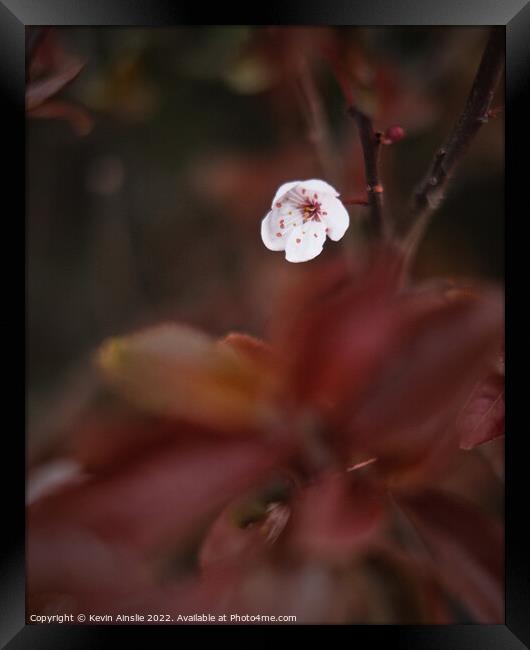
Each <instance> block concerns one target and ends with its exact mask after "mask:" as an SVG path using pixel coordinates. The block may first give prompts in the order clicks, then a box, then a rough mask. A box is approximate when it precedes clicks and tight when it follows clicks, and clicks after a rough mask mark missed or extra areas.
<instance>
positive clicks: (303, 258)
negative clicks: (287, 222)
mask: <svg viewBox="0 0 530 650" xmlns="http://www.w3.org/2000/svg"><path fill="white" fill-rule="evenodd" d="M325 240H326V226H325V225H324V223H322V222H311V223H307V224H305V225H303V226H296V227H295V228H293V229H292V230H291V232H290V234H289V238H288V239H287V245H286V246H285V258H286V259H287V261H288V262H307V261H308V260H312V259H313V258H314V257H317V255H319V254H320V253H321V252H322V247H323V246H324V242H325Z"/></svg>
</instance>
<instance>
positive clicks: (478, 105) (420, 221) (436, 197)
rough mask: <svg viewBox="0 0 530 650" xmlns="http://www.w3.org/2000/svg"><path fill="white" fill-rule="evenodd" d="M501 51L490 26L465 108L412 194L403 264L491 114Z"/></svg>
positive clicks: (499, 36)
mask: <svg viewBox="0 0 530 650" xmlns="http://www.w3.org/2000/svg"><path fill="white" fill-rule="evenodd" d="M504 50H505V39H504V29H503V28H502V27H493V28H492V29H491V32H490V36H489V39H488V42H487V44H486V48H485V50H484V54H483V55H482V60H481V62H480V65H479V68H478V71H477V74H476V77H475V80H474V81H473V85H472V87H471V92H470V93H469V96H468V98H467V102H466V105H465V108H464V110H463V112H462V114H461V115H460V117H459V118H458V120H457V122H456V124H455V126H454V128H453V131H452V133H451V135H450V136H449V138H448V140H447V142H446V143H445V145H444V146H443V147H442V148H441V149H439V150H438V151H437V152H436V154H435V156H434V159H433V161H432V163H431V166H430V168H429V171H428V173H427V175H426V176H425V178H424V179H423V181H422V182H421V183H420V185H419V186H418V188H417V189H416V191H415V193H414V197H413V205H412V209H411V215H410V224H411V225H410V226H409V230H408V232H407V233H406V235H405V237H404V239H403V245H404V251H405V256H406V260H407V264H406V266H407V267H409V266H410V264H411V262H412V260H413V258H414V255H415V252H416V250H417V248H418V246H419V243H420V241H421V239H422V237H423V234H424V232H425V230H426V228H427V226H428V224H429V220H430V217H431V215H432V214H433V213H434V212H435V210H436V209H437V208H438V207H439V205H440V204H441V201H442V199H443V197H444V192H445V189H446V187H447V184H448V182H449V179H450V177H451V175H452V173H453V171H454V169H455V167H456V165H457V164H458V163H459V162H460V160H461V159H462V158H463V156H464V154H465V153H466V151H467V149H468V147H469V144H470V143H471V141H472V140H473V138H474V137H475V135H476V133H477V132H478V130H479V129H480V127H481V126H482V125H483V124H484V123H485V122H487V121H488V119H489V118H490V117H491V113H490V106H491V102H492V100H493V96H494V93H495V89H496V87H497V85H498V83H499V80H500V78H501V75H502V71H503V67H504Z"/></svg>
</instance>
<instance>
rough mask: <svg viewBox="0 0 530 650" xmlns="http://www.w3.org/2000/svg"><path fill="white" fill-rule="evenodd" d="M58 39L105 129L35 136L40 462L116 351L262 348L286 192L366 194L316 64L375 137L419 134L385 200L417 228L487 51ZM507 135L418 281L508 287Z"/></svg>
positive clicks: (344, 42) (212, 31)
mask: <svg viewBox="0 0 530 650" xmlns="http://www.w3.org/2000/svg"><path fill="white" fill-rule="evenodd" d="M49 38H52V39H54V41H55V43H56V45H57V46H60V47H61V48H62V49H63V50H64V51H65V52H68V54H69V55H72V56H75V57H77V58H79V59H81V60H83V61H85V62H86V65H85V67H84V68H83V70H82V71H81V73H80V75H79V76H78V77H77V78H76V79H75V80H74V81H73V83H72V84H70V85H69V86H68V88H66V89H65V90H64V91H63V92H62V94H61V97H62V98H64V99H68V100H71V101H72V102H74V103H76V104H79V105H82V106H84V107H85V108H86V109H87V110H88V112H89V113H90V115H91V117H92V120H93V126H92V129H91V130H90V132H89V133H87V134H86V135H82V136H80V135H79V134H77V133H76V132H75V129H73V128H72V126H71V125H70V124H69V123H68V122H66V121H61V120H39V119H35V120H30V121H28V130H27V141H26V146H27V203H26V205H27V214H26V219H27V222H26V233H27V253H28V254H27V309H28V328H27V337H28V341H27V343H28V355H27V363H28V368H27V372H28V374H27V377H28V388H27V390H28V406H29V409H28V418H29V423H28V431H29V445H28V446H29V454H30V462H32V461H33V460H37V459H39V458H42V457H43V456H46V455H48V454H51V453H52V450H53V445H54V440H55V438H54V436H57V435H58V432H60V431H61V428H62V427H65V426H66V423H67V421H68V420H69V418H71V417H73V416H74V414H75V413H76V412H77V410H79V409H80V408H82V406H83V404H84V403H85V402H86V401H87V400H89V399H90V396H91V394H92V390H93V377H92V375H91V372H90V370H89V368H90V360H91V355H92V353H93V350H94V349H95V347H96V346H97V345H99V343H100V342H101V341H102V340H103V339H105V338H106V337H108V336H111V335H117V334H122V333H126V332H129V331H131V330H134V329H137V328H139V327H143V326H146V325H149V324H153V323H159V322H161V321H164V320H178V321H184V322H188V323H191V324H194V325H197V326H200V327H201V328H203V329H206V330H207V331H208V332H210V333H211V334H214V335H223V334H224V333H226V332H227V331H231V330H239V331H245V332H248V333H250V334H253V335H256V336H260V335H263V333H264V332H265V331H266V329H267V323H268V321H269V319H270V317H271V310H272V305H273V303H274V296H275V295H277V293H278V292H279V290H280V289H281V287H282V286H283V285H284V284H285V282H286V281H287V279H288V277H289V276H293V275H295V274H296V273H297V272H298V271H297V269H296V266H293V265H290V264H289V263H287V262H286V261H285V259H284V256H283V254H281V253H272V252H270V251H268V250H267V249H266V248H265V247H264V246H263V244H262V242H261V239H260V236H259V225H260V221H261V219H262V218H263V216H264V215H265V213H266V212H267V210H268V208H269V205H270V201H271V199H272V197H273V195H274V193H275V191H276V189H277V188H278V186H279V185H280V184H281V183H283V182H286V181H290V180H296V179H305V178H312V177H316V178H324V179H325V180H328V181H330V182H332V184H333V185H334V186H335V187H336V188H337V190H338V191H340V192H341V194H342V195H343V196H344V197H356V196H360V195H362V194H363V192H364V190H363V187H364V181H363V166H362V157H361V152H360V148H359V143H358V136H357V133H356V130H355V126H354V124H353V122H352V120H351V119H350V118H349V117H348V116H347V114H346V112H345V104H344V99H343V97H342V95H341V91H340V88H339V86H338V84H337V83H336V81H335V80H334V78H333V75H332V74H331V72H330V70H329V68H328V67H327V65H326V63H325V60H324V59H323V58H322V57H319V56H318V52H322V51H324V52H326V51H327V52H333V53H335V54H337V55H339V56H340V60H341V62H342V64H343V66H344V67H345V68H346V69H347V70H348V73H349V74H350V75H351V78H352V79H353V80H354V88H355V93H356V100H357V101H359V102H360V104H361V105H362V106H363V108H364V109H365V110H366V111H367V112H369V113H370V114H371V115H372V116H373V118H374V123H375V127H376V128H377V129H381V130H385V129H386V128H387V127H388V126H391V125H393V124H398V125H400V126H402V127H403V128H404V129H405V130H406V137H405V138H404V139H403V140H401V141H400V142H397V143H395V144H393V145H392V146H388V147H384V149H383V151H382V175H383V181H384V183H385V197H386V201H387V204H388V206H389V209H390V211H391V213H392V215H393V218H394V219H395V220H396V222H397V223H402V221H403V218H404V213H405V210H406V206H407V202H408V200H409V197H410V195H411V192H412V190H413V188H414V186H415V185H416V183H418V182H419V181H420V180H421V178H422V176H423V175H424V173H425V172H426V170H427V166H428V164H429V161H430V159H431V157H432V155H433V153H434V151H435V150H436V148H437V147H439V146H440V145H441V143H442V142H443V141H444V139H445V138H446V136H447V134H448V133H449V131H450V130H451V127H452V125H453V124H454V122H455V120H456V117H457V116H458V114H459V113H460V111H461V110H462V108H463V106H464V103H465V100H466V97H467V94H468V92H469V89H470V86H471V83H472V79H473V77H474V74H475V72H476V69H477V66H478V63H479V60H480V56H481V53H482V49H483V47H484V43H485V40H486V38H487V33H486V30H485V29H475V28H473V29H469V28H438V27H437V28H422V29H420V28H354V27H340V28H280V27H258V28H254V27H240V26H234V27H229V26H228V27H179V28H172V29H166V28H164V29H131V28H112V29H111V28H91V29H79V28H63V29H57V30H54V31H53V33H50V35H49ZM300 70H302V71H303V74H300ZM499 94H500V97H499V98H498V99H497V100H496V101H494V104H493V105H494V106H497V105H499V104H502V88H501V92H500V93H499ZM308 106H309V108H310V109H311V110H309V109H308ZM315 107H316V112H317V113H318V112H320V113H322V115H323V116H324V118H323V121H321V122H320V123H319V124H320V127H322V124H324V127H325V129H324V130H325V131H328V136H329V146H328V150H327V152H325V155H324V156H323V155H322V147H321V146H320V144H321V143H320V138H321V135H322V134H321V133H320V132H319V130H318V128H316V127H318V124H317V125H316V126H315V121H314V118H315ZM503 132H504V123H503V117H502V115H500V116H498V117H497V118H496V119H493V120H491V121H490V123H489V124H488V125H487V127H486V128H484V129H482V130H481V131H480V132H479V134H478V136H477V138H476V140H475V141H474V142H473V144H472V146H471V148H470V151H469V153H468V155H467V156H466V158H465V160H464V162H463V164H462V165H461V167H460V168H459V169H458V171H457V174H456V176H455V179H454V181H453V183H452V185H451V186H450V191H449V195H448V197H447V200H446V201H445V203H444V204H443V207H442V208H441V209H440V211H439V212H437V213H436V215H435V218H434V221H433V223H432V226H431V227H430V230H429V232H428V235H427V237H426V239H425V240H424V242H423V245H422V248H421V251H420V254H419V257H418V262H417V265H416V269H415V272H416V274H417V276H418V277H420V278H428V277H431V276H440V275H443V276H446V277H447V276H449V277H451V278H465V277H469V278H481V279H486V280H493V281H502V275H503V264H504V262H503V249H504V242H503V219H504V196H503V165H504V159H503V147H504V141H503ZM319 143H320V144H319ZM326 155H327V161H326V160H324V159H325V157H326ZM323 160H324V162H327V170H329V169H331V170H332V171H333V176H334V177H333V178H330V177H329V174H326V172H325V170H323V168H322V162H323ZM362 211H363V208H362V207H355V208H352V209H351V211H350V216H351V218H352V226H351V228H350V233H349V237H350V238H355V237H356V236H358V237H359V238H360V237H362V233H361V230H362V229H361V223H362V218H363V217H362V214H363V212H362ZM341 246H342V244H330V245H328V246H326V248H325V250H324V253H323V256H333V255H336V254H337V252H338V251H339V250H340V249H341Z"/></svg>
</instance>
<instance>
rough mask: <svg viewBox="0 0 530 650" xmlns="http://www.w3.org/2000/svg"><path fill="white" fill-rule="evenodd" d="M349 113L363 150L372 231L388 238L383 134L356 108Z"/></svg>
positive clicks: (376, 234)
mask: <svg viewBox="0 0 530 650" xmlns="http://www.w3.org/2000/svg"><path fill="white" fill-rule="evenodd" d="M348 113H349V114H350V115H351V116H352V117H353V119H354V120H355V123H356V125H357V128H358V130H359V137H360V139H361V145H362V149H363V157H364V167H365V174H366V192H367V194H368V205H369V208H370V217H371V218H370V221H369V225H370V229H371V231H372V234H373V235H374V236H376V237H383V238H388V237H389V236H390V226H389V224H388V222H387V221H386V220H385V217H384V214H383V185H382V183H381V177H380V173H379V153H380V150H381V133H379V132H376V131H374V128H373V125H372V120H371V119H370V118H369V117H368V116H367V115H366V114H365V113H363V112H362V111H361V110H359V109H358V108H357V107H356V106H354V105H352V106H349V107H348Z"/></svg>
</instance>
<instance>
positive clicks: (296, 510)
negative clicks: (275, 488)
mask: <svg viewBox="0 0 530 650" xmlns="http://www.w3.org/2000/svg"><path fill="white" fill-rule="evenodd" d="M384 512H385V508H384V501H383V498H382V495H381V493H380V492H379V491H376V489H375V487H374V486H372V485H370V484H369V483H367V482H364V481H363V480H362V479H359V478H357V477H356V476H355V475H354V474H347V475H331V476H326V477H324V478H323V479H321V480H320V481H319V482H318V483H316V484H315V485H313V486H311V487H309V488H307V489H305V490H304V491H303V492H302V494H301V495H300V498H299V500H298V503H296V502H295V503H294V504H293V515H292V523H291V529H292V532H291V538H292V542H293V543H294V544H295V546H296V547H297V549H299V550H301V551H302V552H304V553H307V554H309V555H328V556H329V555H336V554H342V553H346V554H349V553H351V551H352V549H354V548H355V547H357V546H360V545H361V544H363V543H365V542H366V541H367V539H368V538H369V537H370V536H371V535H372V534H373V533H374V531H375V530H376V528H377V526H378V525H379V524H380V523H381V521H382V519H383V516H384Z"/></svg>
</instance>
